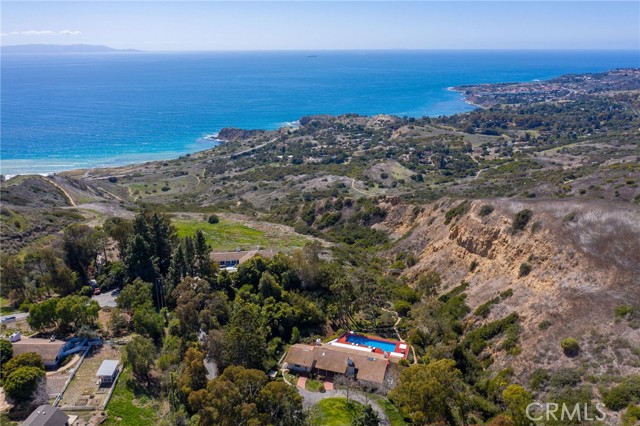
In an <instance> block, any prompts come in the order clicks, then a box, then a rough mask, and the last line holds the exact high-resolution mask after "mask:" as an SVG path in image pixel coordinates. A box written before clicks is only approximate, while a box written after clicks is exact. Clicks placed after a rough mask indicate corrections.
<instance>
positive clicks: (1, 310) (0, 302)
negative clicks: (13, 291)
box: [0, 296, 16, 315]
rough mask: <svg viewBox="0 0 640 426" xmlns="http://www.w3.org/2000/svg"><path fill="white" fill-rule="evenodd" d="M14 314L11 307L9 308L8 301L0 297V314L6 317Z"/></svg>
mask: <svg viewBox="0 0 640 426" xmlns="http://www.w3.org/2000/svg"><path fill="white" fill-rule="evenodd" d="M14 312H16V310H15V309H13V308H12V307H11V306H9V301H8V300H7V299H6V298H4V297H1V296H0V314H2V315H7V314H12V313H14Z"/></svg>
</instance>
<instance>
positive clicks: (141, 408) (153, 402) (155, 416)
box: [103, 368, 161, 426]
mask: <svg viewBox="0 0 640 426" xmlns="http://www.w3.org/2000/svg"><path fill="white" fill-rule="evenodd" d="M130 381H131V371H130V370H129V369H128V368H127V369H125V370H124V371H123V372H122V373H121V375H120V378H119V379H118V383H117V384H116V389H115V391H114V392H113V396H112V397H111V400H110V401H109V405H107V409H106V411H107V413H108V414H109V417H108V418H107V420H106V421H105V422H104V423H103V425H106V426H109V425H111V426H115V425H118V426H138V425H153V424H155V423H157V421H158V420H159V419H160V416H161V407H160V402H159V401H158V400H157V399H154V398H152V397H149V396H148V395H145V394H144V393H142V392H136V391H134V390H133V389H131V388H130V387H129V382H130Z"/></svg>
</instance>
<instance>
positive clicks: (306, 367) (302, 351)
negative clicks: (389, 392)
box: [284, 344, 389, 388]
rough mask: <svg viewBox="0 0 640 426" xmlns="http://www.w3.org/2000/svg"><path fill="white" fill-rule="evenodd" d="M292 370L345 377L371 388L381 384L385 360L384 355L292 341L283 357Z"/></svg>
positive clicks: (385, 370)
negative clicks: (293, 342)
mask: <svg viewBox="0 0 640 426" xmlns="http://www.w3.org/2000/svg"><path fill="white" fill-rule="evenodd" d="M284 363H285V367H286V368H288V369H289V370H290V371H293V372H300V373H314V374H318V375H321V376H325V377H329V378H331V377H336V376H347V377H350V378H352V379H356V380H358V382H360V383H362V384H363V385H365V386H367V387H371V388H376V387H380V386H381V385H383V384H384V382H385V378H386V374H387V367H388V366H389V360H388V358H387V357H385V355H384V354H378V353H375V352H370V353H366V352H363V351H359V350H356V349H349V348H343V347H338V346H333V345H319V346H317V345H316V346H311V345H304V344H295V345H293V346H291V348H289V351H288V352H287V355H286V357H285V358H284Z"/></svg>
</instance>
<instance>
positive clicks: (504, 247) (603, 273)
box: [376, 199, 640, 383]
mask: <svg viewBox="0 0 640 426" xmlns="http://www.w3.org/2000/svg"><path fill="white" fill-rule="evenodd" d="M465 203H466V202H465ZM458 205H460V202H458V201H451V200H443V201H441V202H440V203H433V204H430V205H426V206H424V209H423V211H422V212H421V213H420V214H419V215H417V216H416V217H414V214H413V209H412V208H411V206H393V207H391V208H390V212H389V214H388V216H387V218H386V219H385V221H384V222H382V223H380V224H378V225H376V227H379V228H381V229H388V230H389V231H391V235H392V237H393V238H394V239H397V243H396V244H395V245H394V247H393V248H392V249H391V250H390V251H389V254H390V255H395V254H397V253H411V254H413V255H414V256H416V258H417V262H416V264H415V265H414V266H411V267H408V268H407V269H405V270H404V271H403V275H406V276H407V277H408V279H409V282H412V281H413V278H414V277H416V276H418V275H419V274H421V273H424V272H426V271H429V270H435V271H437V272H438V273H439V274H440V275H441V276H442V279H443V287H444V288H451V287H453V286H455V285H457V284H459V283H460V282H461V281H465V282H467V283H468V284H469V286H468V288H467V291H466V292H467V294H468V299H467V301H468V304H469V306H470V307H471V308H472V310H475V309H476V308H478V307H479V306H480V305H482V304H484V303H486V302H488V301H489V300H490V299H492V298H494V297H496V296H497V295H499V294H500V293H502V292H505V291H507V290H508V289H511V290H512V291H513V295H512V296H511V297H509V298H508V299H505V300H504V301H502V302H500V303H499V304H496V305H495V306H493V307H492V308H491V311H490V314H489V315H488V316H487V317H486V318H481V319H480V321H481V322H482V321H493V320H496V319H498V318H501V317H504V316H506V315H507V314H509V313H511V312H517V313H518V315H519V316H520V318H521V325H522V328H523V330H522V335H521V345H522V348H523V351H522V353H521V354H520V355H518V356H517V357H511V356H506V354H504V353H503V354H502V355H501V356H498V357H497V358H496V364H495V367H496V368H498V369H500V368H505V367H507V366H511V367H512V368H513V369H514V372H515V375H516V376H517V377H520V378H521V380H523V382H524V383H526V381H527V380H528V379H529V376H530V375H531V373H532V372H533V370H535V368H539V367H543V368H548V369H557V368H560V367H573V368H584V369H585V370H586V371H587V372H588V374H594V375H606V374H617V375H623V376H624V375H628V374H631V373H637V372H638V367H639V366H640V358H638V356H639V355H640V354H638V353H637V351H635V352H634V353H632V352H631V349H632V348H637V347H638V345H640V335H639V334H638V332H637V329H638V327H640V321H639V318H637V317H634V318H633V319H632V320H631V319H630V320H629V321H620V318H618V317H616V315H615V312H616V308H618V307H620V306H621V305H626V304H629V305H633V306H638V305H639V304H640V291H638V285H640V283H639V282H638V276H639V274H640V221H638V218H640V216H639V214H638V211H637V209H633V208H625V207H613V208H612V206H611V205H607V204H605V203H595V202H594V203H576V202H574V201H567V200H558V201H512V200H506V199H490V200H482V201H473V202H470V203H468V204H466V206H467V211H466V212H464V213H462V214H461V215H460V216H456V217H455V218H454V219H453V220H452V221H451V223H450V224H448V225H445V224H444V222H445V220H446V219H445V216H446V213H447V212H448V211H451V210H450V209H452V208H455V207H456V206H458ZM486 206H491V207H493V209H494V210H493V211H492V212H491V213H489V214H487V215H486V216H482V215H481V213H480V212H481V210H482V208H483V207H485V208H486ZM523 209H530V210H531V211H532V212H533V215H532V218H531V220H530V221H529V223H528V225H527V226H526V227H525V228H524V229H523V230H522V231H520V232H517V233H515V234H514V233H513V231H512V224H513V220H514V216H515V215H516V213H517V212H518V211H521V210H523ZM523 264H527V265H529V266H530V272H527V273H526V275H524V276H522V275H523V273H522V272H521V271H520V267H521V265H523ZM586 312H588V318H586V317H585V313H586ZM545 322H547V323H548V328H545V329H544V330H543V329H541V328H540V324H542V323H545ZM543 328H544V326H543ZM565 337H575V338H578V340H580V342H581V350H582V354H581V355H580V356H579V357H576V358H572V359H569V358H567V357H565V356H564V355H563V354H562V349H561V348H560V345H559V342H560V341H561V340H562V339H563V338H565ZM601 339H605V340H604V341H606V342H607V343H608V344H607V346H606V348H598V347H597V346H598V345H599V344H602V343H603V341H602V340H601ZM613 341H616V342H618V345H619V346H616V345H614V344H612V343H613ZM603 349H604V350H603Z"/></svg>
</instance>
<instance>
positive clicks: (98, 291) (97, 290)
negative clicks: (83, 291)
mask: <svg viewBox="0 0 640 426" xmlns="http://www.w3.org/2000/svg"><path fill="white" fill-rule="evenodd" d="M101 293H102V290H100V288H99V287H98V288H96V289H95V290H93V294H94V295H96V296H97V295H98V294H101Z"/></svg>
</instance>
